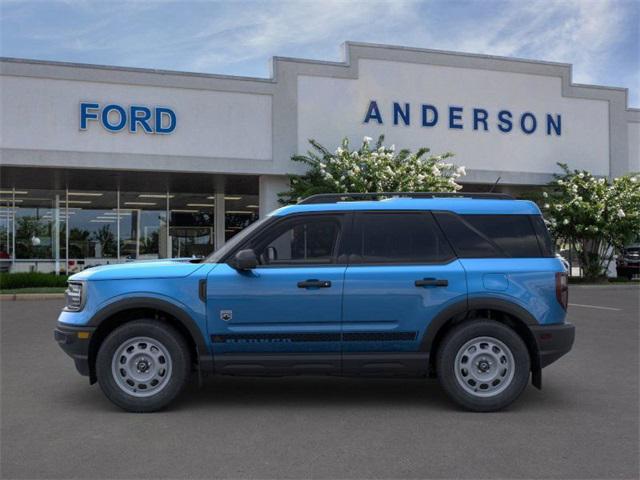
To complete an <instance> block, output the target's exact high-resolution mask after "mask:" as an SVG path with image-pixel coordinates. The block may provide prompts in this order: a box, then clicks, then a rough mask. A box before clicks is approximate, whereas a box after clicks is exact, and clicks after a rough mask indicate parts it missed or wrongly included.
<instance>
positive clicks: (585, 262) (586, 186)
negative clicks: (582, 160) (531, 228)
mask: <svg viewBox="0 0 640 480" xmlns="http://www.w3.org/2000/svg"><path fill="white" fill-rule="evenodd" d="M558 165H559V166H560V168H562V170H563V174H562V175H556V179H555V180H554V181H553V182H551V184H550V187H551V189H550V190H549V191H545V192H543V197H544V200H543V202H544V203H543V205H542V210H543V212H544V215H545V218H546V219H547V220H548V221H549V222H550V228H551V232H552V234H553V235H554V237H555V238H556V239H557V240H558V241H560V242H566V243H568V244H570V245H572V247H573V248H574V250H575V251H576V252H577V255H578V258H579V260H580V265H581V266H582V268H583V272H584V276H585V277H586V278H588V279H596V278H598V277H602V276H603V275H605V273H606V271H607V268H608V266H609V264H610V262H611V260H612V258H613V254H614V252H615V251H616V250H619V249H621V248H622V247H624V245H625V244H627V243H629V242H631V241H633V240H634V239H635V238H637V236H638V235H640V175H637V174H631V175H625V176H623V177H619V178H615V179H613V181H611V182H610V181H608V180H607V179H604V178H596V177H594V176H593V175H592V174H590V173H589V172H587V171H579V170H569V167H568V166H567V165H566V164H563V163H559V164H558Z"/></svg>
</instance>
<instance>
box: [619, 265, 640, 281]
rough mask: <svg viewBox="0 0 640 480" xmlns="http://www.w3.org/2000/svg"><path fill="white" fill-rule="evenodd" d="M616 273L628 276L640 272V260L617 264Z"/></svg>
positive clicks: (620, 275)
mask: <svg viewBox="0 0 640 480" xmlns="http://www.w3.org/2000/svg"><path fill="white" fill-rule="evenodd" d="M616 273H617V274H618V276H619V277H626V276H627V275H638V274H640V262H638V263H626V264H624V265H620V264H618V265H616Z"/></svg>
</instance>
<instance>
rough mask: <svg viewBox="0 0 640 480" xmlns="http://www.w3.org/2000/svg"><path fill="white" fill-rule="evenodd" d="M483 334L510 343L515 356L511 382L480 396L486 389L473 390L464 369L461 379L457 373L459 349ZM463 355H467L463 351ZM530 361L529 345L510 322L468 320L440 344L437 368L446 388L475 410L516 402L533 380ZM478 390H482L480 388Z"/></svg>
mask: <svg viewBox="0 0 640 480" xmlns="http://www.w3.org/2000/svg"><path fill="white" fill-rule="evenodd" d="M479 337H490V338H493V339H497V340H498V341H499V342H502V344H504V345H506V346H507V347H508V349H509V350H510V351H511V354H512V357H513V370H512V371H513V376H512V378H511V380H510V381H509V382H507V381H506V380H505V382H504V384H506V385H508V386H507V387H506V388H505V387H495V388H504V390H502V391H500V392H496V393H495V395H493V396H479V395H482V394H483V392H479V393H475V394H472V393H470V392H469V391H467V389H468V388H475V387H473V386H470V387H466V386H463V385H462V384H461V382H462V381H463V380H465V379H464V376H463V374H462V373H461V374H460V375H458V376H459V377H460V378H461V380H458V377H457V376H456V357H457V355H458V353H459V351H460V350H461V349H462V348H463V347H464V346H465V345H466V344H467V342H471V341H472V340H473V339H476V338H479ZM461 355H462V357H464V355H463V354H461ZM462 357H461V358H462ZM476 358H477V357H476ZM463 361H464V359H463ZM530 364H531V360H530V358H529V352H528V350H527V346H526V345H525V343H524V342H523V341H522V339H521V338H520V336H519V335H518V334H517V333H516V332H515V331H514V330H512V329H511V328H509V327H508V326H506V325H504V324H502V323H499V322H496V321H493V320H486V319H476V320H470V321H466V322H464V323H462V324H460V325H458V326H457V327H455V328H454V329H453V330H451V331H450V332H449V333H448V334H447V335H446V336H445V338H444V339H443V341H442V343H441V344H440V348H439V349H438V354H437V358H436V370H437V375H438V380H439V382H440V384H441V385H442V388H443V389H444V390H445V392H446V393H447V394H448V395H449V397H450V398H451V399H452V400H453V401H455V402H456V403H457V404H458V405H460V406H462V407H464V408H466V409H468V410H472V411H474V412H492V411H496V410H501V409H503V408H505V407H507V406H508V405H510V404H511V403H513V402H514V401H515V400H516V399H517V398H518V397H519V396H520V394H521V393H522V392H523V391H524V389H525V387H526V386H527V383H528V382H529V371H530ZM462 370H463V369H461V371H462ZM499 383H500V381H498V384H499ZM489 388H493V387H489ZM475 390H476V392H478V388H475Z"/></svg>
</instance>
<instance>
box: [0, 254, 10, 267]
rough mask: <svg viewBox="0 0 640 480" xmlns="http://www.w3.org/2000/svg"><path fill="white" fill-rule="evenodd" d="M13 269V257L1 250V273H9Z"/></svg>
mask: <svg viewBox="0 0 640 480" xmlns="http://www.w3.org/2000/svg"><path fill="white" fill-rule="evenodd" d="M10 269H11V257H10V256H9V254H8V253H7V252H5V251H4V250H0V272H8V271H9V270H10Z"/></svg>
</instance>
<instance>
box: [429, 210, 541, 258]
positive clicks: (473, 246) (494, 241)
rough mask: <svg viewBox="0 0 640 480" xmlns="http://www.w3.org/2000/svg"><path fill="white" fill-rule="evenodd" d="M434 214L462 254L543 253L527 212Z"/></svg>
mask: <svg viewBox="0 0 640 480" xmlns="http://www.w3.org/2000/svg"><path fill="white" fill-rule="evenodd" d="M436 218H438V221H439V222H440V225H441V226H442V228H443V230H444V232H445V234H446V235H447V238H448V239H449V240H450V241H451V243H452V244H453V246H454V248H455V249H456V252H457V254H458V256H460V257H462V258H492V257H494V258H495V257H513V258H535V257H540V256H543V255H542V254H541V246H540V244H539V242H538V235H536V230H535V229H534V224H533V222H532V220H531V216H529V215H455V214H453V213H438V214H436ZM542 227H543V228H544V225H542ZM545 230H546V229H545ZM547 235H548V234H547ZM544 256H547V255H544Z"/></svg>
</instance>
